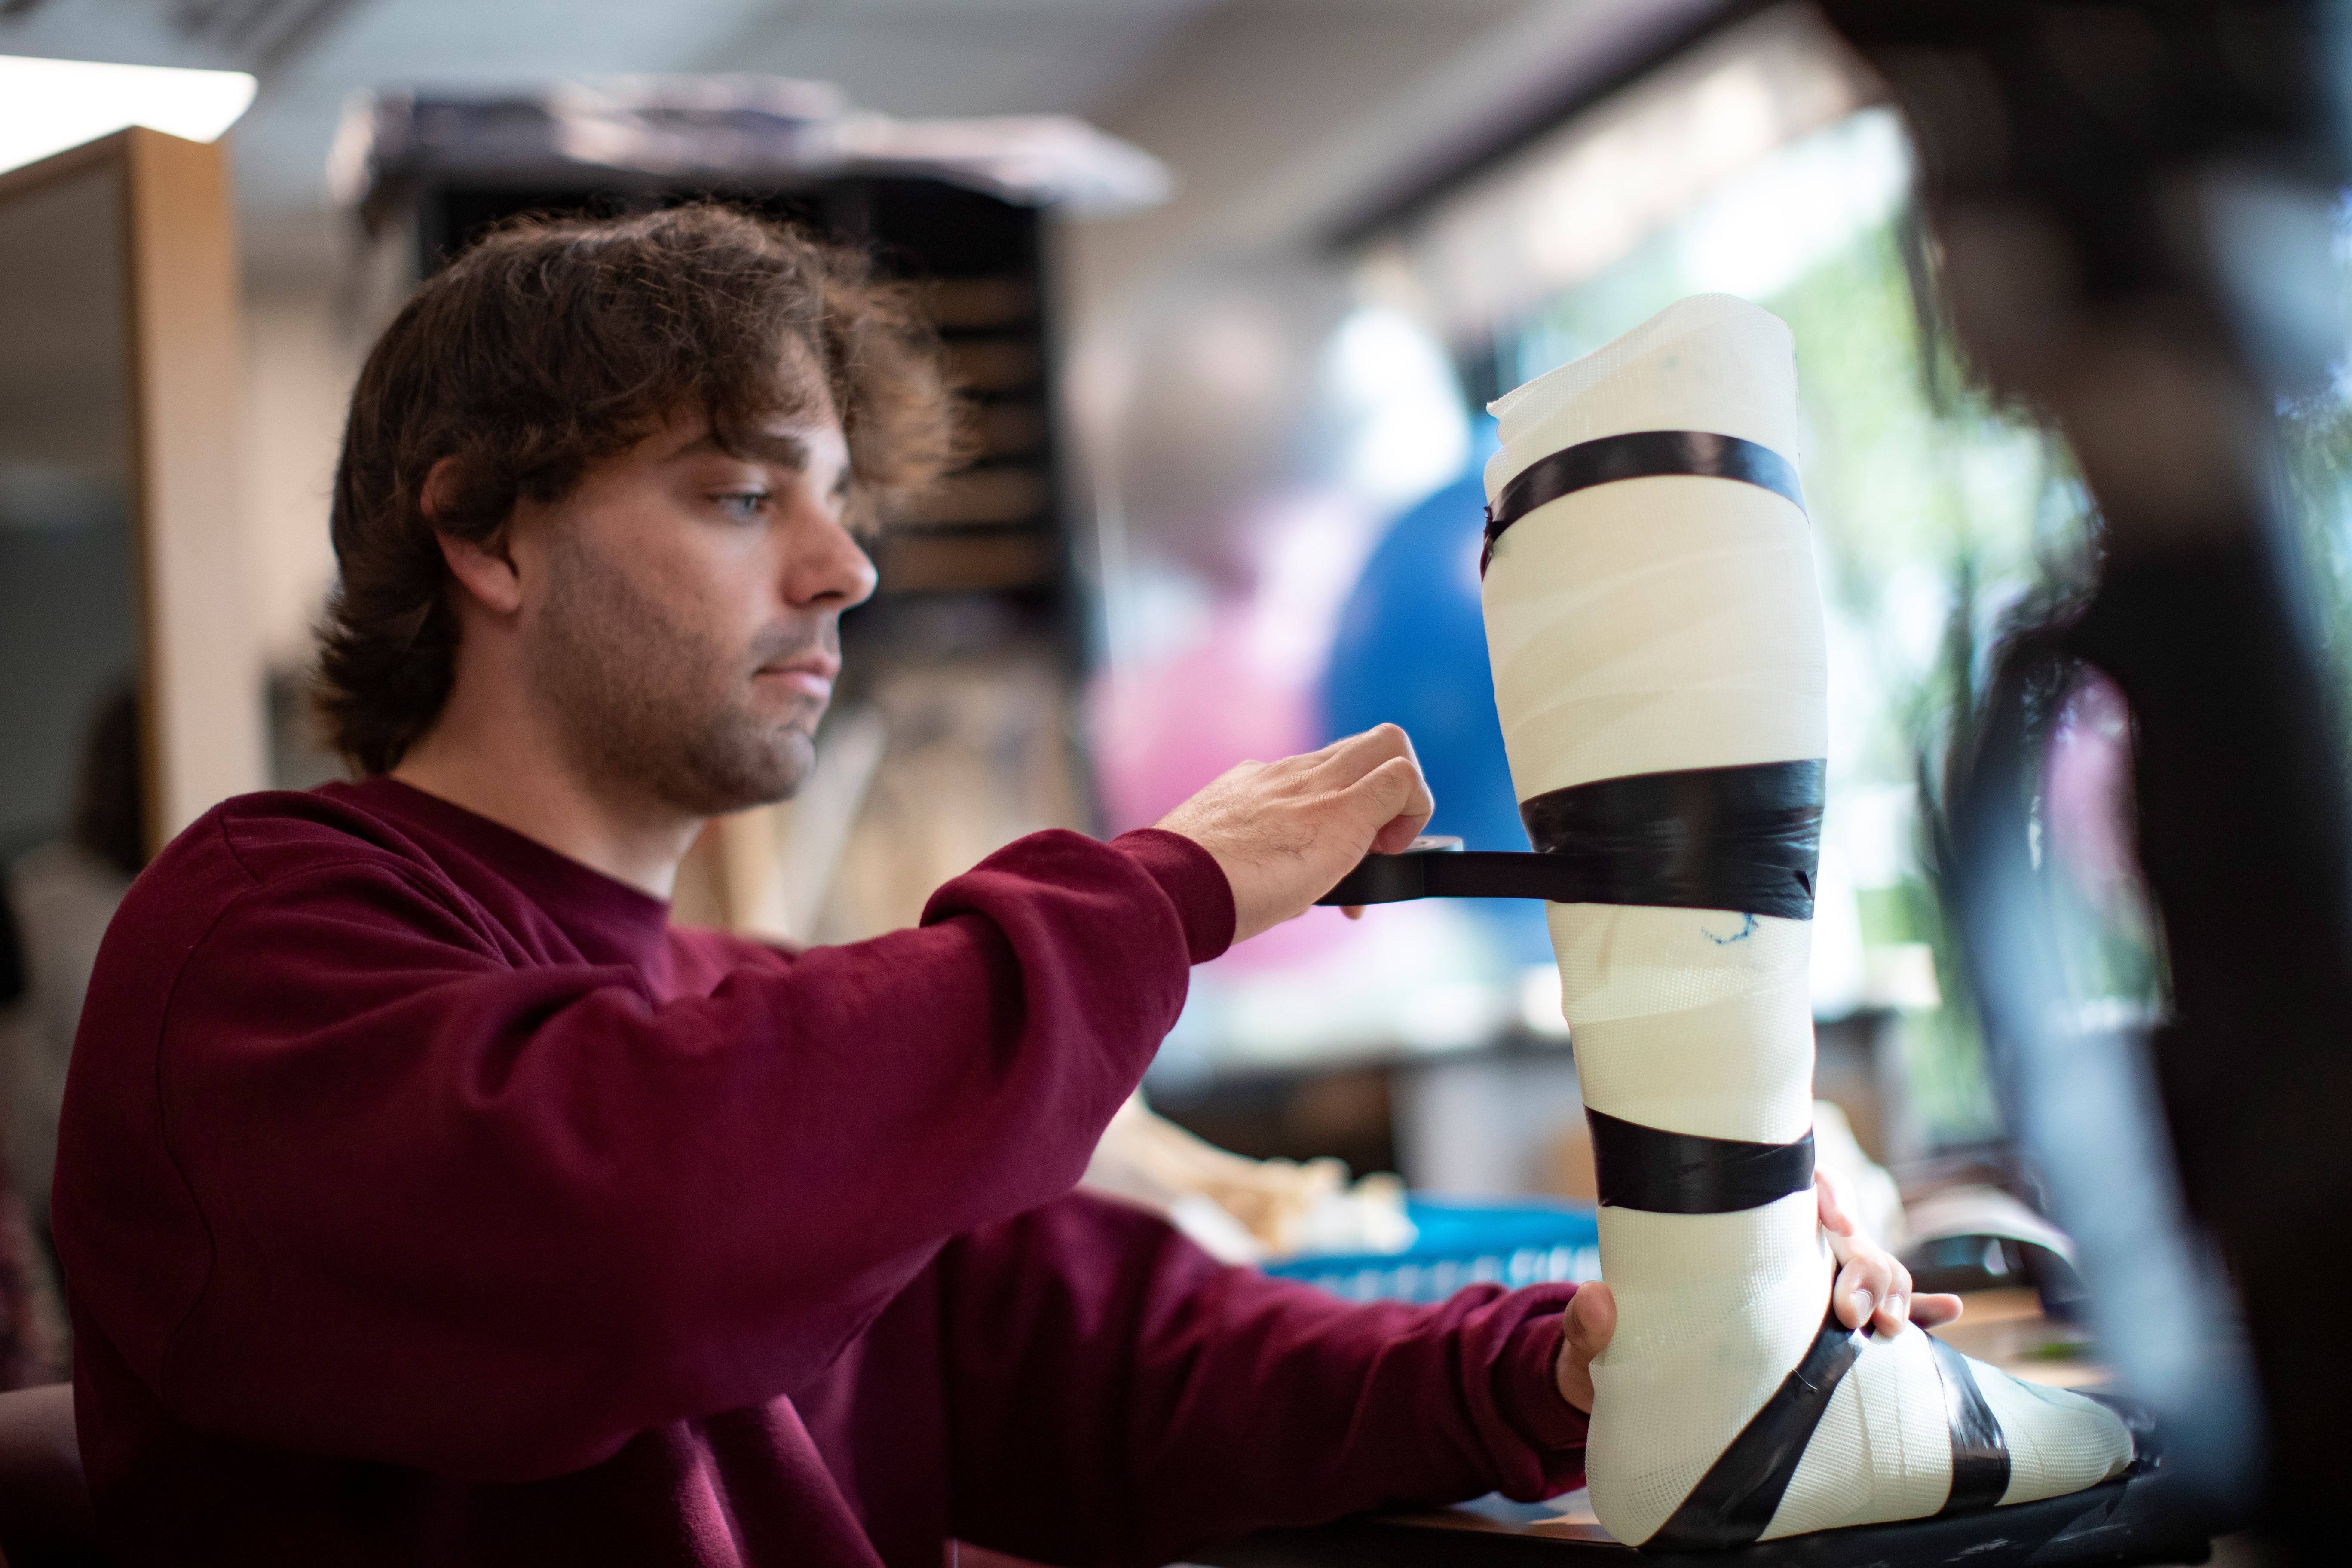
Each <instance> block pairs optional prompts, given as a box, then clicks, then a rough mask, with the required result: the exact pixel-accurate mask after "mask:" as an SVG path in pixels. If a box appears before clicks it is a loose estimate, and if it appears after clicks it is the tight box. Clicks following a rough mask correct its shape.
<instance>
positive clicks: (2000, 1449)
mask: <svg viewBox="0 0 2352 1568" xmlns="http://www.w3.org/2000/svg"><path fill="white" fill-rule="evenodd" d="M1927 1342H1928V1343H1929V1344H1930V1345H1932V1346H1934V1347H1935V1351H1936V1375H1937V1376H1938V1377H1940V1378H1942V1379H1943V1382H1944V1414H1945V1415H1946V1416H1947V1417H1948V1418H1949V1420H1950V1422H1951V1427H1952V1491H1951V1495H1950V1496H1949V1497H1948V1498H1947V1499H1946V1500H1945V1501H1944V1507H1943V1510H1942V1513H1939V1514H1938V1515H1937V1517H1938V1518H1940V1517H1942V1515H1943V1514H1954V1513H1982V1512H1983V1511H1984V1510H1987V1509H1989V1508H1991V1507H1993V1506H1994V1505H1996V1504H1997V1503H1999V1502H2000V1499H2001V1494H2002V1493H2003V1492H2006V1491H2007V1490H2009V1438H2008V1437H2007V1436H2005V1435H2004V1434H2003V1433H2002V1432H2001V1429H2000V1416H1998V1415H1994V1414H1993V1413H1992V1406H1991V1405H1990V1404H1989V1403H1987V1402H1986V1399H1985V1396H1984V1390H1983V1389H1981V1388H1979V1387H1978V1386H1977V1374H1976V1373H1975V1372H1974V1371H1973V1370H1972V1369H1971V1368H1970V1367H1969V1358H1968V1357H1966V1356H1964V1355H1962V1354H1961V1353H1960V1352H1958V1351H1956V1350H1954V1349H1953V1348H1952V1347H1951V1346H1949V1345H1948V1344H1946V1343H1945V1342H1943V1341H1941V1340H1939V1339H1937V1337H1936V1336H1935V1335H1933V1334H1929V1335H1928V1336H1927Z"/></svg>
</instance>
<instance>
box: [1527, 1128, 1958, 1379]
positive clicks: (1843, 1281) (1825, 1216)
mask: <svg viewBox="0 0 2352 1568" xmlns="http://www.w3.org/2000/svg"><path fill="white" fill-rule="evenodd" d="M1813 1192H1814V1194H1815V1195H1816V1197H1817V1199H1818V1201H1819V1202H1820V1204H1821V1209H1822V1229H1823V1230H1824V1231H1826V1232H1828V1233H1829V1239H1830V1250H1831V1252H1832V1253H1833V1254H1834V1255H1835V1256H1836V1258H1837V1260H1838V1275H1837V1281H1836V1283H1834V1284H1833V1285H1832V1286H1831V1287H1830V1289H1831V1291H1832V1300H1834V1301H1835V1302H1836V1303H1837V1315H1838V1321H1840V1322H1842V1323H1843V1324H1844V1325H1845V1326H1846V1327H1847V1328H1849V1329H1858V1328H1860V1327H1862V1325H1863V1324H1864V1322H1865V1321H1869V1322H1871V1323H1872V1326H1873V1327H1874V1328H1875V1329H1876V1330H1877V1331H1879V1332H1880V1333H1883V1334H1892V1333H1895V1332H1896V1331H1899V1330H1900V1329H1901V1328H1902V1327H1903V1325H1904V1324H1905V1323H1906V1322H1912V1323H1916V1324H1918V1325H1919V1326H1920V1327H1921V1328H1923V1329H1932V1328H1935V1327H1936V1326H1937V1325H1938V1324H1940V1323H1948V1322H1951V1321H1954V1320H1956V1319H1958V1317H1959V1315H1960V1299H1959V1298H1958V1296H1914V1295H1913V1294H1912V1293H1911V1271H1910V1270H1909V1269H1907V1268H1904V1267H1903V1265H1902V1264H1900V1263H1898V1262H1896V1261H1895V1258H1894V1255H1893V1254H1891V1253H1889V1252H1887V1251H1886V1250H1885V1248H1884V1247H1880V1246H1879V1245H1878V1244H1877V1243H1876V1242H1874V1241H1873V1240H1871V1239H1870V1238H1869V1237H1866V1236H1864V1235H1863V1234H1862V1233H1861V1231H1860V1229H1859V1228H1858V1227H1857V1226H1855V1225H1854V1223H1853V1205H1851V1204H1849V1203H1847V1202H1846V1201H1845V1199H1844V1196H1843V1194H1842V1193H1841V1192H1840V1191H1839V1188H1838V1184H1837V1183H1836V1182H1834V1181H1832V1179H1831V1177H1830V1174H1829V1173H1828V1172H1826V1171H1816V1172H1814V1173H1813ZM1560 1326H1561V1334H1560V1343H1559V1361H1558V1362H1556V1363H1553V1368H1552V1374H1553V1376H1554V1377H1556V1378H1557V1379H1558V1380H1559V1396H1560V1397H1561V1398H1562V1399H1565V1400H1567V1401H1568V1402H1569V1403H1570V1405H1575V1406H1576V1407H1577V1408H1578V1409H1579V1410H1581V1411H1583V1412H1585V1413H1586V1414H1587V1415H1590V1414H1591V1410H1592V1358H1593V1357H1594V1356H1597V1355H1599V1354H1600V1353H1601V1352H1602V1351H1605V1350H1607V1349H1608V1348H1609V1336H1610V1335H1611V1334H1612V1333H1614V1332H1615V1331H1616V1330H1617V1298H1615V1297H1614V1296H1612V1295H1611V1294H1610V1293H1609V1287H1608V1286H1606V1285H1603V1284H1601V1283H1599V1282H1597V1281H1596V1282H1594V1283H1592V1284H1590V1285H1580V1286H1579V1287H1577V1291H1576V1296H1575V1298H1574V1299H1573V1300H1570V1302H1569V1304H1568V1311H1567V1313H1566V1314H1565V1318H1564V1321H1563V1322H1562V1323H1561V1325H1560Z"/></svg>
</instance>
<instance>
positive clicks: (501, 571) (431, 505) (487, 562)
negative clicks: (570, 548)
mask: <svg viewBox="0 0 2352 1568" xmlns="http://www.w3.org/2000/svg"><path fill="white" fill-rule="evenodd" d="M459 482H460V479H459V475H458V472H457V458H438V459H436V461H435V462H434V464H433V467H432V468H431V469H430V470H429V471H428V472H427V473H426V474H425V489H424V493H423V494H422V495H420V496H419V497H418V498H417V500H418V504H419V506H420V508H421V509H422V510H423V511H424V513H425V521H427V522H431V521H433V520H434V519H435V518H436V517H438V516H440V515H441V514H442V513H444V512H446V511H447V510H449V503H450V502H451V501H452V500H454V499H455V497H456V493H457V485H458V484H459ZM433 537H434V540H435V542H437V543H438V544H439V545H440V546H441V559H442V560H443V561H444V562H446V563H447V564H448V567H449V574H450V575H451V576H453V577H455V578H457V583H458V585H459V586H460V587H462V588H464V589H465V590H466V592H467V594H469V595H472V596H473V597H474V598H475V599H476V600H477V601H478V602H479V603H480V605H481V606H482V607H483V608H484V609H486V610H488V611H489V612H490V613H491V614H492V615H497V616H511V615H513V614H514V613H515V612H516V611H517V610H519V609H520V608H521V607H522V577H521V574H520V573H518V572H517V571H516V570H515V564H514V559H513V557H511V556H510V555H509V554H508V553H507V540H506V531H505V530H504V529H500V530H499V531H498V532H497V533H494V534H492V535H491V536H490V537H489V538H488V539H486V540H480V541H476V540H470V539H459V538H457V536H456V535H454V534H450V533H445V532H443V531H441V530H440V529H439V528H437V527H436V529H435V530H434V531H433Z"/></svg>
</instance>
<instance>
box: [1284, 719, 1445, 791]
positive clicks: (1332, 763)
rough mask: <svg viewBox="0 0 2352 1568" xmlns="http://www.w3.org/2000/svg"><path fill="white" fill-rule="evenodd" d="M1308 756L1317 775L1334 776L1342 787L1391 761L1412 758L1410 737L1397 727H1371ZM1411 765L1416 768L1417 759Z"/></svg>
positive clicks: (1344, 737) (1390, 725)
mask: <svg viewBox="0 0 2352 1568" xmlns="http://www.w3.org/2000/svg"><path fill="white" fill-rule="evenodd" d="M1309 755H1310V756H1311V757H1312V759H1313V760H1314V763H1315V766H1316V768H1317V769H1318V771H1328V772H1329V773H1337V774H1338V775H1339V779H1340V781H1341V783H1342V784H1343V785H1344V784H1352V783H1354V782H1355V781H1356V780H1358V779H1360V778H1361V777H1363V776H1364V775H1365V774H1366V773H1370V772H1371V771H1372V770H1373V769H1375V768H1377V767H1379V766H1380V765H1381V763H1385V762H1388V761H1390V760H1391V759H1393V758H1396V757H1411V756H1412V755H1413V750H1412V736H1410V735H1408V734H1406V733H1405V732H1404V731H1403V730H1402V728H1401V727H1400V726H1398V725H1395V724H1375V725H1373V726H1372V727H1371V728H1370V729H1369V730H1364V731H1359V732H1358V733H1356V734H1353V735H1342V736H1340V737H1339V739H1338V740H1336V741H1334V742H1331V743H1330V744H1329V745H1328V746H1326V747H1324V748H1323V749H1322V750H1321V751H1319V752H1310V753H1309ZM1415 765H1416V766H1418V765H1419V763H1418V760H1417V759H1416V762H1415Z"/></svg>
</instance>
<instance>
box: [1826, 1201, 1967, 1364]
mask: <svg viewBox="0 0 2352 1568" xmlns="http://www.w3.org/2000/svg"><path fill="white" fill-rule="evenodd" d="M1813 1191H1814V1193H1815V1194H1816V1195H1817V1196H1818V1197H1819V1199H1820V1201H1821V1205H1822V1229H1823V1230H1825V1231H1827V1232H1828V1233H1829V1238H1830V1251H1831V1253H1832V1254H1833V1255H1834V1256H1835V1257H1836V1258H1837V1260H1838V1276H1837V1283H1836V1284H1834V1285H1832V1286H1831V1287H1830V1300H1831V1301H1832V1302H1833V1303H1834V1304H1835V1305H1836V1307H1837V1315H1838V1321H1839V1322H1841V1323H1843V1324H1844V1325H1845V1326H1846V1327H1847V1328H1849V1329H1858V1328H1861V1327H1862V1326H1863V1324H1864V1323H1865V1322H1869V1323H1871V1324H1872V1325H1873V1326H1874V1328H1876V1329H1877V1331H1879V1332H1880V1333H1882V1334H1892V1333H1897V1332H1899V1331H1901V1330H1902V1328H1903V1325H1904V1324H1905V1323H1906V1322H1909V1323H1916V1324H1918V1325H1919V1326H1920V1327H1921V1328H1923V1329H1932V1328H1934V1327H1935V1326H1936V1325H1937V1324H1938V1323H1948V1322H1950V1321H1953V1320H1954V1319H1956V1318H1958V1316H1959V1315H1960V1299H1959V1298H1958V1296H1914V1295H1912V1294H1911V1270H1909V1269H1908V1268H1904V1267H1903V1265H1902V1264H1900V1263H1898V1262H1896V1261H1895V1255H1894V1254H1893V1253H1891V1252H1888V1251H1887V1250H1886V1249H1885V1247H1880V1246H1879V1245H1878V1244H1877V1243H1876V1242H1874V1241H1873V1240H1871V1239H1870V1238H1869V1237H1866V1236H1864V1235H1863V1234H1862V1231H1861V1229H1860V1227H1858V1226H1856V1225H1855V1224H1854V1223H1853V1205H1852V1204H1850V1203H1848V1202H1847V1201H1846V1199H1845V1194H1844V1193H1843V1191H1842V1190H1841V1188H1840V1186H1839V1184H1838V1183H1837V1182H1836V1181H1835V1180H1834V1179H1832V1177H1831V1175H1830V1173H1828V1172H1827V1171H1815V1172H1814V1173H1813Z"/></svg>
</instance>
